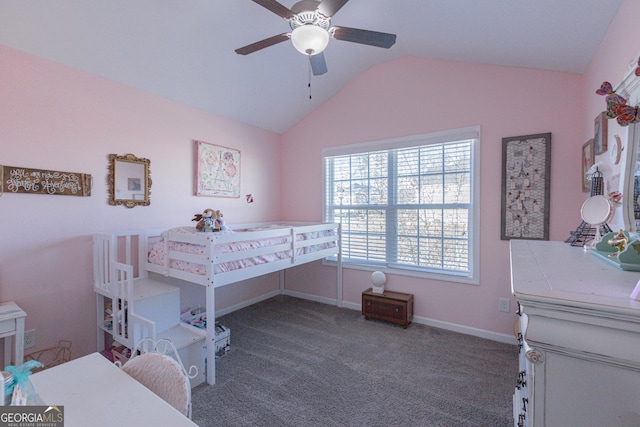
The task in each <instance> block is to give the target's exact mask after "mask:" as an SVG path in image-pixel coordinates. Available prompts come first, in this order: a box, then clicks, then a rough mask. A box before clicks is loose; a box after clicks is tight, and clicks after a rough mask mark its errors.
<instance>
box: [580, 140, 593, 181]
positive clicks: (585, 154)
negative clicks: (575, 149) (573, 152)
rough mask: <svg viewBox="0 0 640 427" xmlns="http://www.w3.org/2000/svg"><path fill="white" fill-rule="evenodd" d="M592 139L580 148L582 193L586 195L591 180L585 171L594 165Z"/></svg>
mask: <svg viewBox="0 0 640 427" xmlns="http://www.w3.org/2000/svg"><path fill="white" fill-rule="evenodd" d="M593 146H594V139H593V138H591V139H590V140H588V141H587V142H586V143H585V144H584V145H583V146H582V192H583V193H588V192H589V191H590V190H591V180H590V179H589V177H588V176H587V171H588V170H589V168H591V166H593V164H594V163H595V156H594V151H593Z"/></svg>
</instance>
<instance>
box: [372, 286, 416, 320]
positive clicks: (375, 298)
mask: <svg viewBox="0 0 640 427" xmlns="http://www.w3.org/2000/svg"><path fill="white" fill-rule="evenodd" d="M362 315H363V316H365V319H369V318H374V319H379V320H386V321H388V322H392V323H397V324H399V325H402V326H403V327H404V328H406V327H407V326H408V325H409V323H411V319H412V318H413V295H411V294H405V293H401V292H391V291H386V292H384V293H382V294H375V293H373V292H372V290H371V289H368V290H366V291H364V292H363V293H362Z"/></svg>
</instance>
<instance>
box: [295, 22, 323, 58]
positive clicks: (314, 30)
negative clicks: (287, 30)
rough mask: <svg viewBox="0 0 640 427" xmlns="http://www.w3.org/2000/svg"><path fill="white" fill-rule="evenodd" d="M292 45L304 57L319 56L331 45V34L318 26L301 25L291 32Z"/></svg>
mask: <svg viewBox="0 0 640 427" xmlns="http://www.w3.org/2000/svg"><path fill="white" fill-rule="evenodd" d="M291 43H293V47H295V48H296V50H297V51H298V52H300V53H302V54H303V55H317V54H319V53H320V52H322V51H323V50H325V48H326V47H327V45H328V44H329V33H328V32H327V30H325V29H324V28H322V27H319V26H317V25H312V24H307V25H301V26H299V27H296V28H294V29H293V31H291Z"/></svg>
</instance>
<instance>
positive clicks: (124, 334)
mask: <svg viewBox="0 0 640 427" xmlns="http://www.w3.org/2000/svg"><path fill="white" fill-rule="evenodd" d="M232 228H233V229H234V230H243V231H238V232H233V233H197V234H193V235H190V234H182V233H175V232H171V231H170V230H168V231H167V230H163V229H153V230H142V231H123V232H116V233H109V234H104V233H103V234H96V235H94V238H93V246H94V258H93V264H94V290H95V291H96V292H97V293H100V294H101V295H106V296H109V297H112V298H116V301H117V300H119V299H120V300H122V301H123V304H124V301H126V302H127V305H128V320H127V322H128V324H125V323H124V322H125V319H124V316H120V318H118V317H117V316H116V313H115V310H116V308H115V307H114V309H113V310H114V314H113V322H114V324H113V333H112V334H113V337H114V339H116V340H117V341H120V342H121V343H123V344H125V345H127V346H129V347H130V348H133V347H135V345H136V343H137V342H138V341H140V340H141V339H143V338H151V339H153V340H155V339H156V336H155V325H154V324H153V323H154V322H150V321H149V320H147V319H145V318H143V317H141V316H138V315H136V314H135V306H134V305H133V288H134V286H136V282H139V283H143V282H144V283H145V284H147V285H148V283H149V282H150V280H149V279H148V272H154V273H158V274H160V275H163V276H167V277H173V278H177V279H181V280H184V281H187V282H191V283H196V284H199V285H202V286H206V311H207V313H206V314H207V329H206V340H205V342H206V354H207V364H208V367H207V376H206V381H207V383H209V384H215V288H218V287H221V286H225V285H229V284H232V283H236V282H239V281H241V280H247V279H251V278H254V277H258V276H261V275H264V274H268V273H273V272H276V271H280V292H281V293H284V291H285V287H284V274H283V270H284V269H286V268H289V267H295V266H298V265H301V264H305V263H308V262H312V261H316V260H321V259H324V258H326V257H329V256H334V255H335V256H336V257H337V276H336V303H337V305H338V306H340V307H341V306H342V255H341V250H340V248H341V241H340V239H341V234H340V224H337V223H336V224H333V223H323V224H318V223H303V222H294V223H291V222H289V223H259V224H241V225H235V226H233V227H232ZM260 228H262V229H260ZM244 230H247V231H244ZM165 231H166V232H165ZM163 232H165V233H164V234H165V236H164V237H165V238H164V245H165V248H164V249H165V263H164V265H156V264H152V263H150V262H149V261H148V253H149V250H150V248H151V246H152V242H155V241H158V240H159V239H160V236H161V235H162V233H163ZM309 233H314V234H313V235H309ZM299 236H300V237H299ZM302 236H304V237H302ZM282 237H286V238H287V242H286V243H281V244H277V245H273V246H267V247H259V248H254V249H249V250H243V251H237V252H229V253H225V254H216V253H215V246H216V245H220V244H227V243H233V242H245V241H256V240H262V239H268V238H274V239H277V238H282ZM169 242H180V243H191V244H198V245H204V246H205V254H204V255H198V254H191V253H184V252H178V251H172V250H169V246H168V245H169ZM318 245H324V246H323V247H322V248H321V249H317V248H318ZM136 246H137V252H136V250H135V249H136V248H135V247H136ZM282 252H286V253H288V254H290V256H287V257H285V258H284V259H279V260H277V261H272V262H267V263H263V264H258V265H253V266H249V267H245V268H240V269H236V270H231V271H225V272H218V273H216V272H215V266H216V265H217V264H222V263H227V262H232V261H237V260H241V259H245V258H249V257H256V256H262V255H268V254H275V253H282ZM171 260H180V261H187V262H191V263H195V264H201V265H204V266H205V268H206V272H205V274H195V273H189V272H185V271H182V270H178V269H175V268H172V267H171ZM135 270H137V272H136V271H135ZM134 273H136V274H135V278H134ZM158 283H159V284H161V283H162V282H158ZM97 314H98V319H100V316H103V313H102V312H101V307H98V313H97ZM117 322H122V323H120V324H119V326H120V327H118V324H117ZM101 333H103V332H102V331H100V330H99V331H98V337H99V338H100V336H101ZM98 346H100V341H99V342H98Z"/></svg>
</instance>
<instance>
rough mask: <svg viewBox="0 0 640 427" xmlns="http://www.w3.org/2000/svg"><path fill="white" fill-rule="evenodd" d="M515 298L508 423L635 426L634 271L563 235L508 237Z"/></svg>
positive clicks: (638, 307) (639, 334)
mask: <svg viewBox="0 0 640 427" xmlns="http://www.w3.org/2000/svg"><path fill="white" fill-rule="evenodd" d="M510 248H511V288H512V291H513V294H514V295H515V298H516V300H517V301H518V303H519V306H520V313H521V317H520V322H519V324H520V325H519V326H520V328H519V329H520V333H521V340H520V344H521V347H520V348H521V350H520V374H519V378H518V383H517V384H518V385H517V387H516V390H515V393H514V426H547V427H557V426H580V427H589V426H593V427H603V426H607V427H615V426H625V427H628V426H640V301H636V300H633V299H631V298H630V294H631V292H632V291H633V289H634V287H635V286H636V283H637V282H638V280H640V273H638V272H628V271H622V270H620V269H618V268H616V267H614V266H612V265H610V264H609V263H608V262H607V261H605V260H603V259H600V258H598V257H596V256H595V255H593V254H591V253H589V252H588V251H585V250H583V249H582V248H578V247H573V246H570V245H568V244H566V243H562V242H547V241H529V240H511V242H510Z"/></svg>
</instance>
